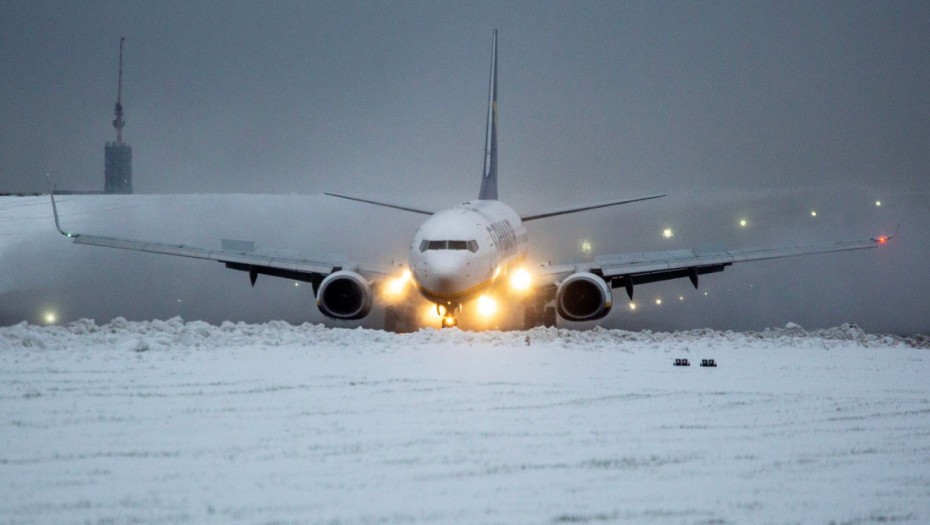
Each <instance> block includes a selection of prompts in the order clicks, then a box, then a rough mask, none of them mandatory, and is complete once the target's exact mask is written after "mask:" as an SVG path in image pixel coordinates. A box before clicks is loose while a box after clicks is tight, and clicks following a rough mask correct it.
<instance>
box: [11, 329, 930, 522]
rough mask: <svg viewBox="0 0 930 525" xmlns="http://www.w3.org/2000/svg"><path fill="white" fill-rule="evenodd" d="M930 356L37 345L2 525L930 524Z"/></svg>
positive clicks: (459, 346) (199, 332)
mask: <svg viewBox="0 0 930 525" xmlns="http://www.w3.org/2000/svg"><path fill="white" fill-rule="evenodd" d="M927 346H928V345H927V340H926V338H919V337H918V338H900V337H894V336H883V335H874V334H868V333H865V332H863V331H862V330H861V329H859V328H857V327H855V326H853V325H843V326H840V327H837V328H834V329H830V330H817V331H806V330H804V329H803V328H801V327H800V326H797V325H789V326H786V327H785V328H783V329H771V330H765V331H762V332H757V333H738V332H719V331H712V330H694V331H687V332H671V333H663V332H649V331H645V332H627V331H621V330H604V329H595V330H590V331H584V332H581V331H568V330H559V329H542V328H539V329H535V330H531V331H528V332H462V331H459V330H444V331H443V330H422V331H420V332H417V333H412V334H392V333H385V332H382V331H377V330H365V329H351V330H350V329H338V328H325V327H323V326H320V325H311V324H304V325H299V326H294V325H290V324H287V323H281V322H272V323H265V324H241V323H239V324H234V323H223V324H220V325H218V326H217V325H210V324H207V323H203V322H184V321H183V320H181V319H180V318H174V319H169V320H167V321H150V322H128V321H126V320H124V319H115V320H113V321H111V322H109V323H106V324H102V325H97V324H96V323H95V322H93V321H89V320H81V321H77V322H73V323H68V324H64V325H61V326H48V327H42V326H35V325H29V324H25V323H21V324H18V325H15V326H10V327H5V328H0V429H2V430H0V436H2V437H0V439H2V441H0V442H2V446H0V494H2V495H3V497H2V498H0V523H61V522H72V523H81V522H84V523H158V522H167V523H197V524H200V523H223V524H226V523H469V524H471V523H589V522H630V523H782V522H792V523H795V522H808V523H831V522H834V523H870V522H895V523H927V522H928V521H930V497H928V494H930V461H928V458H930V445H928V443H930V417H928V416H930V383H928V381H927V377H928V375H930V353H928V352H927ZM679 357H687V358H690V360H691V362H692V366H690V367H674V366H672V363H673V361H674V359H676V358H679ZM702 358H713V359H716V361H717V363H718V367H717V368H711V369H708V368H702V367H700V366H698V364H699V363H700V359H702Z"/></svg>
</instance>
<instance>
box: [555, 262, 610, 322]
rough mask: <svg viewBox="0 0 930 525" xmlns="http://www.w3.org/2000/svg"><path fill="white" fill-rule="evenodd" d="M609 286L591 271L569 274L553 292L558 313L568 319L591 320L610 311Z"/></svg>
mask: <svg viewBox="0 0 930 525" xmlns="http://www.w3.org/2000/svg"><path fill="white" fill-rule="evenodd" d="M611 303H612V296H611V293H610V286H609V285H608V284H607V283H606V282H605V281H604V279H603V278H601V277H599V276H597V275H594V274H593V273H591V272H577V273H573V274H571V275H569V276H568V277H567V278H566V279H565V280H564V281H562V283H561V284H559V289H558V290H557V291H556V293H555V306H556V308H557V309H558V311H559V315H560V316H562V317H563V318H564V319H568V320H569V321H593V320H595V319H600V318H602V317H604V316H605V315H607V314H608V313H610V307H611Z"/></svg>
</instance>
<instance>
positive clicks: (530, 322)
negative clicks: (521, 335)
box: [523, 306, 541, 330]
mask: <svg viewBox="0 0 930 525" xmlns="http://www.w3.org/2000/svg"><path fill="white" fill-rule="evenodd" d="M540 320H541V319H540V318H539V314H537V313H536V307H535V306H527V307H526V308H525V309H524V310H523V329H524V330H529V329H531V328H536V327H537V326H539V321H540Z"/></svg>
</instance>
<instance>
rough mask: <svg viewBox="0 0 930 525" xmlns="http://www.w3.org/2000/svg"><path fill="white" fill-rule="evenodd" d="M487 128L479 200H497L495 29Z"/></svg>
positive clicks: (495, 32)
mask: <svg viewBox="0 0 930 525" xmlns="http://www.w3.org/2000/svg"><path fill="white" fill-rule="evenodd" d="M488 91H489V93H488V127H487V131H486V135H485V138H484V175H483V176H482V177H481V192H480V193H478V198H479V199H484V200H495V201H496V200H497V29H495V30H494V38H493V39H492V40H491V82H490V86H489V87H488Z"/></svg>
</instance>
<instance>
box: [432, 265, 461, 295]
mask: <svg viewBox="0 0 930 525" xmlns="http://www.w3.org/2000/svg"><path fill="white" fill-rule="evenodd" d="M450 259H451V258H448V257H434V258H432V260H430V261H429V269H428V271H427V272H426V279H425V281H426V282H425V283H424V284H426V286H427V288H429V289H430V290H431V291H433V292H435V293H440V294H455V293H458V292H461V291H462V285H463V277H464V273H463V272H462V267H461V265H460V264H458V261H455V260H450Z"/></svg>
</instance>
